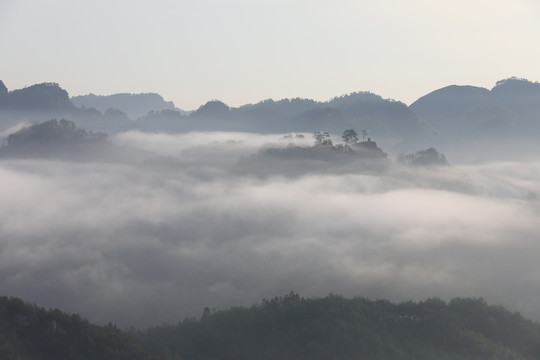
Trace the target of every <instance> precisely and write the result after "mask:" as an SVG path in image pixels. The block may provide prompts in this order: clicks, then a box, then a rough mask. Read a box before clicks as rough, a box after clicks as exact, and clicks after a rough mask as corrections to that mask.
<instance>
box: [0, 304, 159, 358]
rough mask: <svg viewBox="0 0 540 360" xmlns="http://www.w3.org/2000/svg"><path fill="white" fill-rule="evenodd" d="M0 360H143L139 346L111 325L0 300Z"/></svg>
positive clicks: (135, 341)
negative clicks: (94, 323)
mask: <svg viewBox="0 0 540 360" xmlns="http://www.w3.org/2000/svg"><path fill="white" fill-rule="evenodd" d="M0 359H2V360H45V359H47V360H49V359H54V360H68V359H70V360H72V359H78V360H94V359H95V360H107V359H114V360H124V359H125V360H143V359H149V358H147V357H145V356H144V354H143V350H142V347H141V344H140V342H139V341H137V340H136V339H135V338H134V337H133V336H130V335H128V334H126V333H124V332H122V331H120V330H119V329H118V328H116V327H115V326H114V325H112V324H110V325H108V326H97V325H93V324H91V323H89V322H88V321H87V320H85V319H82V318H81V317H80V316H79V315H69V314H66V313H64V312H62V311H60V310H57V309H54V310H45V309H43V308H40V307H37V306H35V305H30V304H27V303H24V302H23V301H22V300H20V299H17V298H7V297H0Z"/></svg>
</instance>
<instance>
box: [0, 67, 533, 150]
mask: <svg viewBox="0 0 540 360" xmlns="http://www.w3.org/2000/svg"><path fill="white" fill-rule="evenodd" d="M149 109H154V110H149ZM141 114H144V116H140V117H138V116H139V115H141ZM539 114H540V84H539V83H536V82H531V81H528V80H526V79H518V78H509V79H504V80H501V81H499V82H497V83H496V85H495V87H494V88H492V89H491V90H488V89H485V88H481V87H475V86H457V85H451V86H447V87H445V88H442V89H438V90H435V91H433V92H431V93H429V94H427V95H425V96H422V97H421V98H419V99H418V100H417V101H415V102H414V103H413V104H411V105H410V106H407V105H405V104H404V103H402V102H399V101H395V100H389V99H384V98H382V97H381V96H379V95H376V94H373V93H370V92H356V93H351V94H348V95H343V96H339V97H335V98H333V99H331V100H329V101H325V102H319V101H315V100H311V99H300V98H294V99H282V100H278V101H275V100H272V99H268V100H264V101H260V102H258V103H255V104H247V105H243V106H239V107H236V108H235V107H229V106H228V105H226V104H225V103H223V102H221V101H219V100H211V101H209V102H207V103H205V104H203V105H202V106H200V107H199V108H198V109H197V110H196V111H193V112H191V113H187V112H184V111H182V110H179V109H176V108H175V107H174V104H173V103H172V102H170V101H165V100H164V99H163V98H162V97H161V96H160V95H158V94H153V93H149V94H115V95H109V96H97V95H92V94H90V95H85V96H78V97H73V98H71V99H70V98H69V95H68V93H67V92H66V91H65V90H64V89H62V88H60V86H59V85H58V84H55V83H44V84H37V85H32V86H29V87H27V88H24V89H19V90H13V91H8V89H7V87H6V86H5V85H4V83H3V82H1V81H0V133H1V132H2V131H4V130H6V129H8V128H10V127H13V126H14V125H16V124H18V123H20V122H21V121H27V122H28V121H30V122H31V121H35V122H43V121H45V120H48V119H51V118H65V119H68V120H71V121H74V122H75V123H76V124H77V125H78V126H80V127H84V128H85V129H88V130H90V131H104V132H107V133H109V134H113V133H116V132H120V131H126V130H133V129H138V130H141V131H149V132H168V133H185V132H189V131H241V132H255V133H289V132H315V131H329V132H330V133H333V134H339V133H340V132H341V131H342V130H343V129H346V128H355V129H358V130H367V131H368V132H369V133H370V134H371V135H372V136H373V137H374V138H375V139H376V140H377V141H378V142H379V143H380V144H381V145H382V146H383V147H384V148H385V149H387V150H389V151H391V152H393V153H394V154H396V153H400V152H407V151H411V150H416V149H418V148H422V147H423V148H427V147H431V146H434V147H437V148H439V149H441V150H442V151H443V152H445V153H447V154H449V153H450V152H451V151H453V150H456V149H459V151H462V155H463V156H464V157H467V156H468V154H469V153H471V152H473V153H474V152H477V151H478V150H481V149H485V148H486V147H491V146H494V145H495V144H497V142H500V141H501V140H502V139H504V140H505V141H507V142H509V143H510V142H512V143H513V145H511V150H512V151H513V150H516V149H517V151H518V152H521V153H526V152H530V148H535V144H536V135H537V134H539V133H540V119H539ZM523 144H526V145H523ZM522 145H523V146H522ZM520 147H522V149H521V148H520ZM499 155H501V156H504V155H505V154H504V153H500V154H499Z"/></svg>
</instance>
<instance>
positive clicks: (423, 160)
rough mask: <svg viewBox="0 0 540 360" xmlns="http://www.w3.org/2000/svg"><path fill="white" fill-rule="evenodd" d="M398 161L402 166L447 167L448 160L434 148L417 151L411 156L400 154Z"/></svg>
mask: <svg viewBox="0 0 540 360" xmlns="http://www.w3.org/2000/svg"><path fill="white" fill-rule="evenodd" d="M398 161H399V162H400V163H402V164H408V165H420V166H429V165H448V160H446V156H444V154H443V153H440V152H438V151H437V149H435V148H434V147H430V148H428V149H425V150H418V151H417V152H415V153H412V154H401V155H399V157H398Z"/></svg>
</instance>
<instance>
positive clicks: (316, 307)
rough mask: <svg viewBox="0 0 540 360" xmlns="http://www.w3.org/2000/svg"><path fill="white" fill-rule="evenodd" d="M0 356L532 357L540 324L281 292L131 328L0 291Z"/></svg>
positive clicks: (472, 305) (450, 309)
mask: <svg viewBox="0 0 540 360" xmlns="http://www.w3.org/2000/svg"><path fill="white" fill-rule="evenodd" d="M171 321H173V322H174V321H175V320H174V319H171ZM0 358H1V359H3V360H30V359H33V360H41V359H55V360H64V359H88V360H91V359H100V360H108V359H115V360H116V359H118V360H121V359H141V360H142V359H149V360H150V359H153V360H170V359H193V360H196V359H222V360H228V359H231V360H232V359H235V360H241V359H260V360H264V359H280V360H288V359H291V360H292V359H538V358H540V326H539V325H538V324H533V323H532V322H530V321H528V320H526V319H524V318H523V317H522V316H521V315H519V314H517V313H510V312H509V311H507V310H505V309H504V308H502V307H494V306H489V305H487V304H486V303H485V302H484V301H483V300H481V299H454V300H452V301H450V302H449V303H446V302H444V301H442V300H439V299H430V300H427V301H424V302H419V303H414V302H403V303H399V304H393V303H390V302H388V301H385V300H377V301H371V300H367V299H364V298H353V299H345V298H342V297H340V296H335V295H330V296H327V297H326V298H319V299H304V298H301V297H300V296H298V295H296V294H294V293H291V294H289V295H287V296H284V297H277V298H274V299H271V300H263V302H262V303H261V304H258V305H254V306H252V307H250V308H232V309H230V310H225V311H218V312H215V311H214V312H211V311H210V310H209V309H208V308H205V309H204V311H203V314H202V317H201V318H200V319H199V320H196V319H186V320H184V321H182V322H180V323H178V325H174V326H173V325H162V326H159V327H156V328H152V329H149V330H147V331H142V332H138V333H137V334H135V333H133V332H130V333H126V332H123V331H121V330H119V329H118V328H116V327H115V326H114V325H111V324H109V325H108V326H97V325H93V324H90V323H89V322H88V321H87V320H84V319H82V318H81V317H80V316H79V315H68V314H66V313H63V312H61V311H60V310H56V309H55V310H45V309H43V308H40V307H37V306H35V305H29V304H26V303H24V302H23V301H22V300H20V299H16V298H7V297H0Z"/></svg>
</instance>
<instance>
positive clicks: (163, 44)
mask: <svg viewBox="0 0 540 360" xmlns="http://www.w3.org/2000/svg"><path fill="white" fill-rule="evenodd" d="M538 39H540V5H539V4H538V1H537V0H513V1H510V0H453V1H434V0H407V1H404V0H377V1H374V0H335V1H332V2H330V1H320V0H310V1H307V0H287V1H285V0H272V1H264V0H179V1H172V0H170V1H169V0H156V1H151V2H150V1H143V0H130V1H127V0H107V1H105V0H93V1H72V0H49V1H41V0H0V45H1V49H2V55H1V56H0V68H1V69H2V70H3V72H2V74H1V75H0V79H2V80H3V81H4V82H5V84H6V85H7V87H8V88H9V89H16V88H21V87H24V86H27V85H31V84H34V83H40V82H45V81H51V82H58V83H59V84H60V85H61V86H62V87H64V88H65V89H66V90H68V91H69V93H70V95H81V94H87V93H89V92H91V93H95V94H111V93H117V92H158V93H160V94H162V95H163V96H164V97H165V98H166V99H167V100H172V101H174V102H175V104H176V106H178V107H180V108H183V109H193V108H197V107H198V106H199V105H201V104H202V103H204V102H206V101H207V100H210V99H213V98H217V99H220V100H222V101H224V102H226V103H228V104H229V105H231V106H237V105H241V104H244V103H248V102H257V101H259V100H262V99H266V98H274V99H281V98H284V97H307V98H315V99H317V100H328V99H329V98H331V97H333V96H336V95H341V94H344V93H349V92H353V91H360V90H370V91H373V92H375V93H377V94H380V95H381V96H383V97H385V98H394V99H398V100H401V101H404V102H406V103H410V102H412V101H414V100H416V99H417V98H418V97H420V96H422V95H425V94H426V93H427V92H430V91H432V90H435V89H437V88H440V87H443V86H446V85H450V84H471V85H476V86H483V87H488V88H491V87H492V86H493V85H494V83H495V82H496V81H497V80H500V79H503V78H507V77H510V76H518V77H525V78H528V79H529V80H532V81H538V80H540V66H538V63H539V60H540V47H539V46H538Z"/></svg>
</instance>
